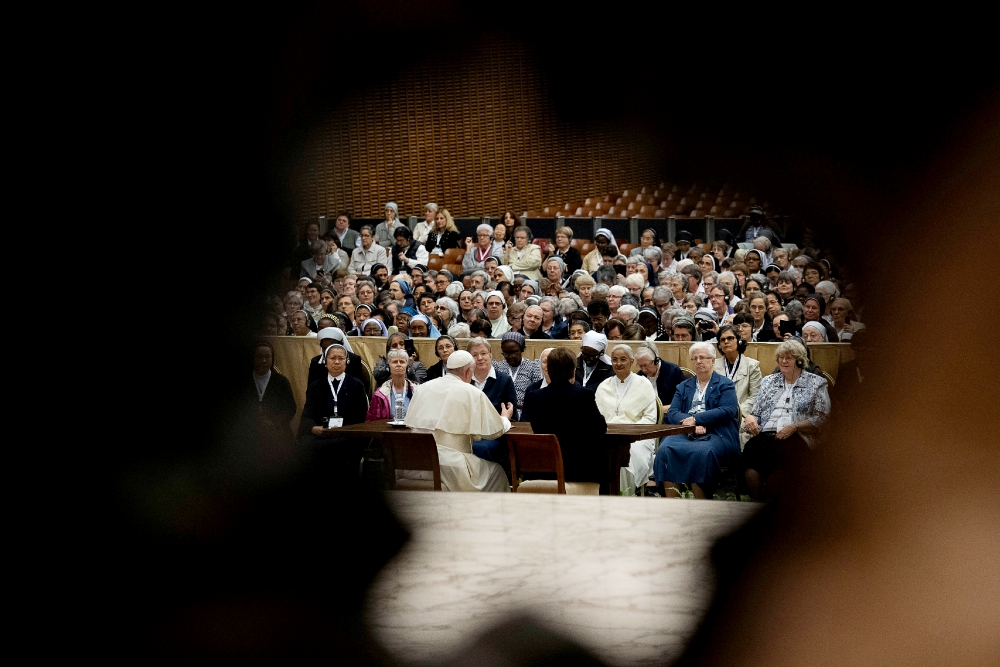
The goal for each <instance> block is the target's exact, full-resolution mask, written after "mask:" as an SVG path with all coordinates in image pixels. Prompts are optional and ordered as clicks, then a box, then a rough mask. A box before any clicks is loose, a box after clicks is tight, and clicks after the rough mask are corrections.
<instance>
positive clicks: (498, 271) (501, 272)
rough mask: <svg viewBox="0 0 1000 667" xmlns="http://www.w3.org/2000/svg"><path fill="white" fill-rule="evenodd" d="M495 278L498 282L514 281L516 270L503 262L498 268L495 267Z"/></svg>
mask: <svg viewBox="0 0 1000 667" xmlns="http://www.w3.org/2000/svg"><path fill="white" fill-rule="evenodd" d="M493 280H494V281H495V282H497V283H502V282H508V283H513V282H514V271H513V270H511V268H510V267H509V266H507V265H505V264H501V265H500V266H498V267H497V268H495V269H493Z"/></svg>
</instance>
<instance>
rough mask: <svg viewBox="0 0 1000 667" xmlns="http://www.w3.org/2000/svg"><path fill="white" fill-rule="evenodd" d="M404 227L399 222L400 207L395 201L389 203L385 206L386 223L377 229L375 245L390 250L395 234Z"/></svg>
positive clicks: (373, 271)
mask: <svg viewBox="0 0 1000 667" xmlns="http://www.w3.org/2000/svg"><path fill="white" fill-rule="evenodd" d="M403 226H404V225H403V223H401V222H400V221H399V206H397V205H396V202H394V201H391V202H388V203H387V204H386V205H385V222H380V223H378V226H376V227H375V243H378V244H379V245H380V246H382V247H383V248H386V249H388V248H389V247H391V246H392V244H393V243H394V242H395V241H394V237H393V232H394V231H396V229H397V228H399V227H403ZM374 273H375V269H374V268H373V269H372V274H373V275H374Z"/></svg>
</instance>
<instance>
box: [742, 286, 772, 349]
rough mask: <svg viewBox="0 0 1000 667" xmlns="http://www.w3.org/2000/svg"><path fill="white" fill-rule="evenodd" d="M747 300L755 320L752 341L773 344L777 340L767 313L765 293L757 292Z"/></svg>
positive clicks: (751, 315)
mask: <svg viewBox="0 0 1000 667" xmlns="http://www.w3.org/2000/svg"><path fill="white" fill-rule="evenodd" d="M746 300H747V301H749V306H748V307H749V309H750V317H752V318H753V322H752V324H751V326H752V328H753V332H752V334H751V340H752V341H753V342H755V343H770V342H773V341H774V340H775V337H774V328H773V327H772V326H771V318H770V316H769V315H768V313H767V311H768V302H767V301H768V299H767V295H766V294H765V293H764V292H756V293H754V295H753V296H751V297H748V299H746Z"/></svg>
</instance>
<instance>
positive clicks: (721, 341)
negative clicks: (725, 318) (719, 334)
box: [719, 336, 736, 343]
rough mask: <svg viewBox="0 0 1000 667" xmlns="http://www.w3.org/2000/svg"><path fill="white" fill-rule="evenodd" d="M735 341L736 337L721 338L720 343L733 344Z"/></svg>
mask: <svg viewBox="0 0 1000 667" xmlns="http://www.w3.org/2000/svg"><path fill="white" fill-rule="evenodd" d="M735 340H736V336H726V337H725V338H720V339H719V342H720V343H732V342H733V341H735Z"/></svg>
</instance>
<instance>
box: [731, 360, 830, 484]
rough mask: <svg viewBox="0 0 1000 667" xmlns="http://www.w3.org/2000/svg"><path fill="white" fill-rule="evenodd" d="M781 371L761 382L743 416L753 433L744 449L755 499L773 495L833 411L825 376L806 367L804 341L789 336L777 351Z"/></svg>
mask: <svg viewBox="0 0 1000 667" xmlns="http://www.w3.org/2000/svg"><path fill="white" fill-rule="evenodd" d="M775 358H776V360H777V362H778V371H779V372H776V373H772V374H771V375H768V376H767V377H766V378H764V379H763V381H762V382H761V384H760V391H758V392H757V398H756V399H755V400H754V404H753V408H751V410H750V411H749V412H748V413H747V414H746V416H744V417H743V427H742V428H743V430H745V431H746V432H747V434H749V435H750V436H751V437H750V439H749V440H748V441H747V443H746V448H745V450H744V459H743V464H744V477H745V479H746V483H747V489H748V490H749V492H750V496H751V497H752V498H753V499H754V500H759V499H761V497H764V496H769V495H773V493H774V491H775V489H776V488H777V487H778V486H779V485H780V484H781V478H782V474H781V473H783V472H784V471H785V470H787V469H788V468H789V467H790V466H792V465H794V464H796V463H799V462H801V461H802V460H803V459H804V458H805V457H806V456H807V455H808V454H809V451H810V450H811V449H812V448H814V447H815V446H816V443H817V438H818V436H819V433H820V430H821V429H822V428H823V426H825V425H826V422H827V419H828V418H829V415H830V394H829V393H828V391H827V382H826V379H825V378H823V376H821V375H815V374H813V373H810V372H807V364H808V363H809V357H808V353H807V350H806V347H805V345H803V344H802V343H800V342H799V341H797V340H786V341H785V342H784V343H782V344H781V345H779V346H778V349H777V350H776V351H775Z"/></svg>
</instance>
